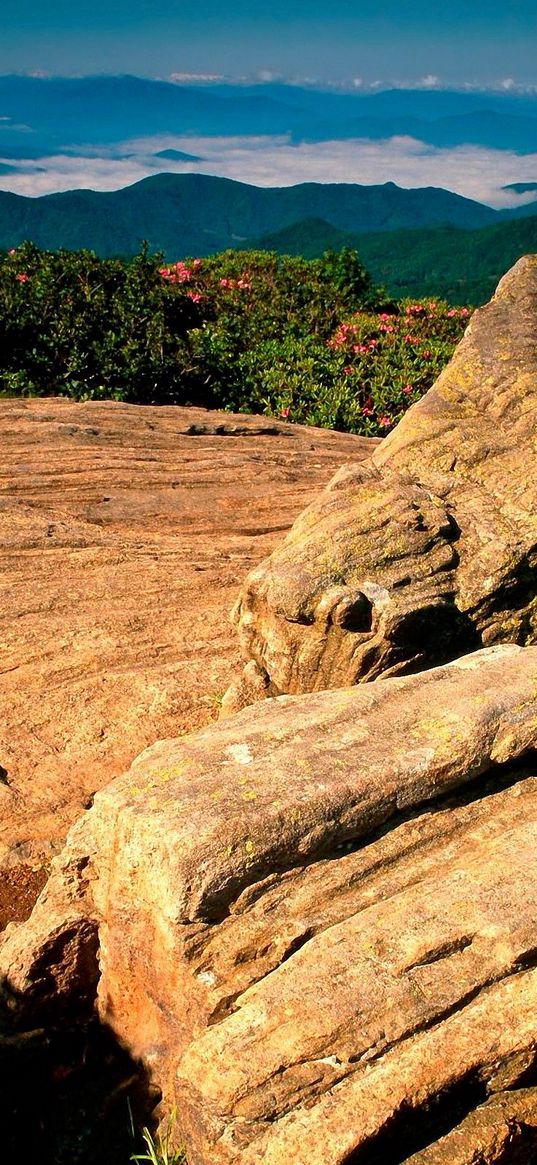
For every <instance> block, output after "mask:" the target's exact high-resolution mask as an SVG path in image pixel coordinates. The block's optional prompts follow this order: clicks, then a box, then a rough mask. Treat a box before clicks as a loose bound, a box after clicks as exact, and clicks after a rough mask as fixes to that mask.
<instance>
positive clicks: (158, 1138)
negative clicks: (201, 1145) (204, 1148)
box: [130, 1109, 188, 1165]
mask: <svg viewBox="0 0 537 1165" xmlns="http://www.w3.org/2000/svg"><path fill="white" fill-rule="evenodd" d="M130 1116H131V1131H134V1128H133V1122H132V1114H130ZM176 1119H177V1114H176V1112H175V1109H173V1110H172V1112H171V1113H170V1116H169V1117H168V1120H167V1121H166V1124H165V1127H164V1128H163V1129H162V1130H161V1129H158V1131H157V1133H156V1135H155V1136H153V1134H152V1133H151V1132H150V1131H149V1129H148V1128H145V1127H144V1128H143V1129H142V1138H143V1140H144V1141H145V1146H146V1152H145V1153H133V1154H132V1155H131V1161H135V1162H141V1161H148V1162H149V1165H188V1162H187V1159H186V1154H185V1151H184V1149H173V1148H172V1146H171V1140H172V1136H173V1131H174V1127H175V1122H176Z"/></svg>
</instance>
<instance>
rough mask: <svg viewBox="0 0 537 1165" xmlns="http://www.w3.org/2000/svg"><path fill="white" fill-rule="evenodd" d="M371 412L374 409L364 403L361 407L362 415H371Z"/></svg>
mask: <svg viewBox="0 0 537 1165" xmlns="http://www.w3.org/2000/svg"><path fill="white" fill-rule="evenodd" d="M373 412H374V409H370V408H369V405H364V407H363V409H362V416H363V417H372V416H373Z"/></svg>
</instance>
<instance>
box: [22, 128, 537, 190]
mask: <svg viewBox="0 0 537 1165" xmlns="http://www.w3.org/2000/svg"><path fill="white" fill-rule="evenodd" d="M164 149H166V150H169V149H174V150H181V151H183V152H184V153H188V154H196V155H199V156H201V158H202V161H200V162H191V163H184V162H176V161H170V160H168V159H163V158H158V157H156V156H155V155H156V154H157V153H158V152H159V151H160V150H164ZM6 161H8V159H6ZM1 162H2V159H1V158H0V163H1ZM9 162H10V164H11V165H14V166H15V167H16V170H15V172H14V173H5V174H2V173H1V172H0V189H2V190H11V191H13V192H15V193H18V194H25V195H30V196H37V195H42V194H50V193H53V192H56V191H61V190H72V189H77V188H90V189H92V190H117V189H118V188H120V187H122V186H128V185H130V184H131V183H133V182H138V181H139V180H140V179H141V178H145V177H148V176H149V175H151V174H157V173H162V172H174V173H183V174H184V173H202V174H214V175H217V176H220V177H225V178H233V179H236V180H237V181H241V182H248V183H251V184H253V185H256V186H292V185H295V184H296V183H299V182H357V183H360V184H363V185H371V184H376V183H381V182H395V183H397V185H398V186H403V187H418V186H437V187H438V186H441V187H444V188H445V189H447V190H453V191H455V192H456V193H457V194H462V195H465V196H466V197H467V198H473V199H476V200H477V201H478V202H484V203H487V204H489V205H490V206H494V207H497V208H501V207H506V206H514V205H523V204H524V203H528V202H531V201H532V199H533V196H532V194H525V195H519V196H516V195H514V194H513V192H512V191H505V190H502V187H504V186H507V185H509V184H510V183H514V182H530V181H536V180H537V153H535V154H525V155H524V156H520V155H519V154H516V153H515V152H514V151H509V150H493V149H487V148H484V147H481V146H473V145H462V146H457V147H455V148H451V149H439V148H435V147H431V146H428V145H426V144H424V143H423V142H419V141H417V140H416V139H414V138H411V137H393V138H390V139H389V140H386V141H369V140H364V139H359V138H356V139H353V140H350V141H349V140H347V141H323V142H313V143H307V142H305V143H301V144H299V145H293V144H292V143H291V141H290V140H289V139H288V138H287V137H283V136H282V137H214V138H207V137H176V136H173V135H167V136H162V137H158V138H154V137H153V138H145V139H137V140H135V141H129V142H127V143H122V144H121V146H118V147H117V148H116V149H115V150H110V151H109V152H108V153H106V152H105V151H102V152H101V154H100V156H98V157H88V156H82V154H81V155H80V156H67V155H58V156H56V157H47V158H43V159H37V160H36V159H34V160H32V161H17V162H14V161H13V159H9ZM0 170H1V167H0Z"/></svg>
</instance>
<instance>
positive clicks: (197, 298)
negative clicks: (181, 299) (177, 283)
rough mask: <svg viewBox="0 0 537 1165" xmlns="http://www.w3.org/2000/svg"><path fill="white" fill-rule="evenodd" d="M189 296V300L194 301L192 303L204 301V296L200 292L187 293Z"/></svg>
mask: <svg viewBox="0 0 537 1165" xmlns="http://www.w3.org/2000/svg"><path fill="white" fill-rule="evenodd" d="M187 295H188V298H189V299H191V300H192V303H201V301H202V299H203V296H202V295H200V293H199V291H187Z"/></svg>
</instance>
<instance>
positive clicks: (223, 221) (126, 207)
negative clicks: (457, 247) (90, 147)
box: [0, 174, 537, 259]
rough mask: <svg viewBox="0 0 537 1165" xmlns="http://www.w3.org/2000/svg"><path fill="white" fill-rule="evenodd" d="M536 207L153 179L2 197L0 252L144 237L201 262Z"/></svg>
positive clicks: (476, 221) (377, 191) (422, 193)
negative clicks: (293, 239) (258, 243)
mask: <svg viewBox="0 0 537 1165" xmlns="http://www.w3.org/2000/svg"><path fill="white" fill-rule="evenodd" d="M532 205H533V209H534V210H537V201H536V202H535V203H534V204H530V205H529V206H524V207H522V208H520V207H519V208H517V209H516V210H507V211H505V210H504V211H496V210H493V209H492V208H491V207H489V206H483V205H482V204H481V203H479V202H473V201H472V200H471V199H468V198H462V197H461V196H460V195H458V194H453V193H451V192H450V191H448V190H442V189H438V188H435V187H426V188H424V189H417V190H404V189H401V188H400V187H398V186H396V185H395V184H394V183H393V182H387V183H386V184H385V185H382V186H358V185H346V184H337V185H328V184H327V185H325V184H322V183H304V184H302V185H299V186H287V187H281V188H274V189H269V188H266V187H257V186H248V185H246V184H245V183H242V182H232V181H231V180H230V179H227V178H214V177H209V176H207V175H204V174H157V175H155V176H153V177H151V178H146V179H144V180H143V181H142V182H137V183H136V184H135V185H133V186H129V187H126V188H124V189H122V190H116V191H113V192H111V193H99V192H96V191H93V190H72V191H67V192H65V193H62V194H49V195H46V196H43V197H41V198H25V197H22V196H20V195H16V194H11V193H9V192H6V191H0V248H3V249H9V248H10V247H15V246H17V245H18V244H19V243H21V242H22V241H23V240H25V239H31V240H32V241H33V242H35V243H37V244H38V245H39V246H40V247H44V248H46V249H49V250H54V249H56V248H58V247H67V248H71V249H78V248H89V249H91V250H94V251H96V252H97V254H99V255H101V256H110V255H133V254H135V253H136V252H137V251H138V250H139V248H140V244H141V242H142V240H144V239H146V240H147V241H148V243H149V245H150V247H151V248H152V249H154V250H161V251H163V252H164V254H165V256H166V258H168V259H174V258H181V257H183V256H185V255H199V256H204V255H209V254H213V253H214V252H215V251H220V250H223V249H225V248H227V247H236V246H240V245H241V244H244V242H245V241H246V240H248V239H252V238H253V239H257V238H262V237H264V236H266V235H271V234H274V233H276V232H280V231H282V230H285V229H286V228H290V227H293V229H295V230H296V224H297V223H300V222H301V221H302V220H304V219H311V218H315V219H321V220H323V221H324V222H325V223H326V224H329V226H330V227H332V228H337V229H338V230H340V231H345V232H351V233H352V234H353V236H354V235H357V234H365V233H370V232H380V231H394V230H401V229H409V228H416V227H432V226H440V225H442V226H452V227H464V228H475V227H484V226H489V225H492V224H494V223H499V222H503V221H507V220H509V219H516V218H520V217H525V216H527V215H528V214H531V212H532Z"/></svg>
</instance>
